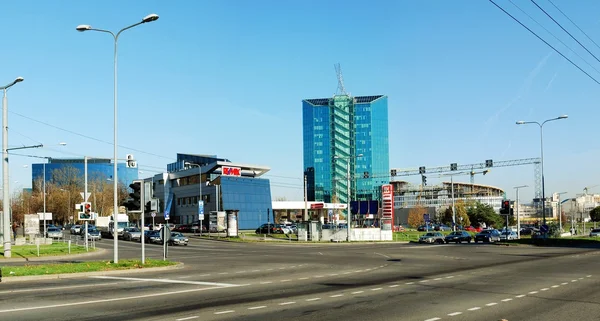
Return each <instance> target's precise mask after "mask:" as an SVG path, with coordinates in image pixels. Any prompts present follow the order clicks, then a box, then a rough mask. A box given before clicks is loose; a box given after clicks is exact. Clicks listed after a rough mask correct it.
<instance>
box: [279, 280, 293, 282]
mask: <svg viewBox="0 0 600 321" xmlns="http://www.w3.org/2000/svg"><path fill="white" fill-rule="evenodd" d="M290 281H291V280H281V282H290Z"/></svg>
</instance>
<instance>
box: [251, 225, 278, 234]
mask: <svg viewBox="0 0 600 321" xmlns="http://www.w3.org/2000/svg"><path fill="white" fill-rule="evenodd" d="M276 225H278V224H275V223H265V224H263V225H261V226H259V227H258V228H257V229H256V231H255V232H254V233H256V234H275V233H277V232H276V231H275V230H276V228H277V227H276Z"/></svg>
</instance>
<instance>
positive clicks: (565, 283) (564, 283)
mask: <svg viewBox="0 0 600 321" xmlns="http://www.w3.org/2000/svg"><path fill="white" fill-rule="evenodd" d="M567 284H569V282H563V283H561V284H560V285H567Z"/></svg>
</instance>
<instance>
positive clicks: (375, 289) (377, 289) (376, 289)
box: [371, 288, 381, 291]
mask: <svg viewBox="0 0 600 321" xmlns="http://www.w3.org/2000/svg"><path fill="white" fill-rule="evenodd" d="M379 290H381V288H374V289H371V291H379Z"/></svg>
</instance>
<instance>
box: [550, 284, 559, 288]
mask: <svg viewBox="0 0 600 321" xmlns="http://www.w3.org/2000/svg"><path fill="white" fill-rule="evenodd" d="M559 286H560V285H553V286H551V287H552V288H558V287H559Z"/></svg>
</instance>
